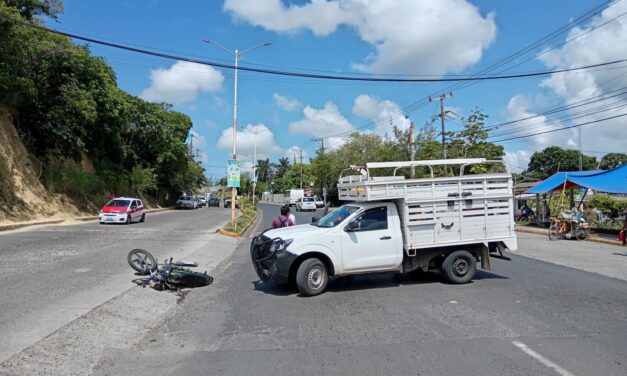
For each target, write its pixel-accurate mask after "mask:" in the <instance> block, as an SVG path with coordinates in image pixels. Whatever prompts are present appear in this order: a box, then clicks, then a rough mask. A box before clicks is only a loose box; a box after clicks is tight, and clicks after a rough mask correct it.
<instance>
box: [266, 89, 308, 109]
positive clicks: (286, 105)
mask: <svg viewBox="0 0 627 376" xmlns="http://www.w3.org/2000/svg"><path fill="white" fill-rule="evenodd" d="M273 98H274V102H275V103H276V104H277V106H279V107H281V108H282V109H283V110H285V111H296V110H299V109H300V108H302V107H303V104H302V103H300V102H299V101H298V100H297V99H290V98H288V97H284V96H282V95H280V94H277V93H274V94H273Z"/></svg>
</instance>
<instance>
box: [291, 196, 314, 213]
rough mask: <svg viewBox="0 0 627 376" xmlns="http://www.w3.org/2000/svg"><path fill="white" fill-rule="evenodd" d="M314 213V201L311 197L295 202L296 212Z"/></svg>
mask: <svg viewBox="0 0 627 376" xmlns="http://www.w3.org/2000/svg"><path fill="white" fill-rule="evenodd" d="M305 210H311V211H316V201H315V199H314V198H313V197H302V198H299V199H298V201H296V211H305Z"/></svg>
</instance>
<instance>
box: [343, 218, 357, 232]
mask: <svg viewBox="0 0 627 376" xmlns="http://www.w3.org/2000/svg"><path fill="white" fill-rule="evenodd" d="M355 231H359V221H352V222H349V223H348V224H347V225H346V232H355Z"/></svg>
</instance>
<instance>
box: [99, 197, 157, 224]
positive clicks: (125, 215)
mask: <svg viewBox="0 0 627 376" xmlns="http://www.w3.org/2000/svg"><path fill="white" fill-rule="evenodd" d="M98 220H99V221H100V223H101V224H105V223H126V224H131V222H144V221H145V220H146V213H145V212H144V203H143V202H142V201H141V200H140V199H138V198H131V197H117V198H114V199H113V200H111V201H109V202H107V204H106V205H105V206H103V207H102V208H101V209H100V212H99V213H98Z"/></svg>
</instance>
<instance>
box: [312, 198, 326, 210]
mask: <svg viewBox="0 0 627 376" xmlns="http://www.w3.org/2000/svg"><path fill="white" fill-rule="evenodd" d="M314 202H315V203H316V207H317V208H321V207H323V206H324V201H323V200H322V199H321V198H320V197H318V196H314Z"/></svg>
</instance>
